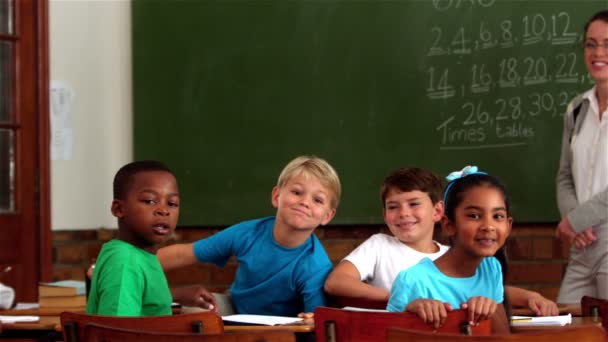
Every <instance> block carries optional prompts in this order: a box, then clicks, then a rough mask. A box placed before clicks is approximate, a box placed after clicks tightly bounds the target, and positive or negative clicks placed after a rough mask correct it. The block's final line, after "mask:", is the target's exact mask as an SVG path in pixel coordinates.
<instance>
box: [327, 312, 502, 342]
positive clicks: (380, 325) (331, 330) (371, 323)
mask: <svg viewBox="0 0 608 342" xmlns="http://www.w3.org/2000/svg"><path fill="white" fill-rule="evenodd" d="M467 314H468V313H467V311H466V310H454V311H452V312H450V313H449V314H448V318H447V320H446V322H445V323H444V325H443V326H441V327H440V328H439V329H438V331H439V332H451V333H463V334H472V335H489V334H491V331H492V327H491V323H490V321H489V320H487V321H483V322H481V323H480V324H479V325H478V326H475V327H472V326H470V325H469V324H468V321H467ZM389 327H401V328H408V329H418V330H423V331H429V332H431V331H433V330H434V329H433V327H431V326H429V325H427V324H426V323H424V321H422V319H420V318H419V317H418V316H416V315H415V314H412V313H409V312H370V311H351V310H342V309H336V308H328V307H318V308H317V309H316V310H315V335H316V337H317V342H324V341H328V342H336V341H337V342H347V341H348V342H350V341H384V339H385V338H386V329H387V328H389Z"/></svg>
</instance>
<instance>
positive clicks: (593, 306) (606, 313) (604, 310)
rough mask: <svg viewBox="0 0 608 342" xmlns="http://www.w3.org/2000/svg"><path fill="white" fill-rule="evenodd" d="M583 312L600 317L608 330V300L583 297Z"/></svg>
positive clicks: (584, 314)
mask: <svg viewBox="0 0 608 342" xmlns="http://www.w3.org/2000/svg"><path fill="white" fill-rule="evenodd" d="M581 314H582V315H583V316H590V317H596V318H600V319H601V320H602V326H603V327H604V329H606V330H608V300H606V299H601V298H593V297H589V296H584V297H583V298H581Z"/></svg>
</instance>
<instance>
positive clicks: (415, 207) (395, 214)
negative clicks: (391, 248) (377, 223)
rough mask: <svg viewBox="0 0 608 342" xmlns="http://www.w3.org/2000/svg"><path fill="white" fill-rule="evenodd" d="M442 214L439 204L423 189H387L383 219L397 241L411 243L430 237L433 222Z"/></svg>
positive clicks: (414, 246)
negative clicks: (434, 202)
mask: <svg viewBox="0 0 608 342" xmlns="http://www.w3.org/2000/svg"><path fill="white" fill-rule="evenodd" d="M442 215H443V205H442V204H441V203H439V202H438V203H436V204H433V202H432V201H431V198H430V197H429V195H428V194H427V193H426V192H422V191H419V190H415V191H400V190H398V189H395V188H393V189H390V190H389V192H388V194H387V196H386V199H385V201H384V222H385V223H386V225H387V226H388V228H389V229H390V231H391V233H393V235H394V236H395V237H396V238H397V239H399V241H401V242H403V243H405V244H407V245H412V246H410V247H412V248H416V245H419V244H424V243H428V242H430V241H432V240H433V228H434V226H435V223H436V222H438V221H439V220H440V219H441V216H442Z"/></svg>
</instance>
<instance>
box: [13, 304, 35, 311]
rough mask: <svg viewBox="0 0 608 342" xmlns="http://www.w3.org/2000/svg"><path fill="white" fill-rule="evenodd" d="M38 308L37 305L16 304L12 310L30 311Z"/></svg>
mask: <svg viewBox="0 0 608 342" xmlns="http://www.w3.org/2000/svg"><path fill="white" fill-rule="evenodd" d="M38 308H40V304H38V303H17V305H15V307H14V308H13V310H31V309H38Z"/></svg>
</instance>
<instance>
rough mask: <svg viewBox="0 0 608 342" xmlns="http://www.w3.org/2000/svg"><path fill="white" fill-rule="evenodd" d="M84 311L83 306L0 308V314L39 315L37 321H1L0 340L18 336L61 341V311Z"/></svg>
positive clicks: (35, 339)
mask: <svg viewBox="0 0 608 342" xmlns="http://www.w3.org/2000/svg"><path fill="white" fill-rule="evenodd" d="M67 310H72V311H78V312H84V310H85V309H84V308H76V309H75V308H37V309H27V310H0V315H3V316H4V315H7V316H39V317H40V319H39V320H38V322H31V323H29V322H25V323H3V324H2V332H1V333H0V341H1V340H2V339H5V338H9V339H13V338H19V339H23V340H24V341H26V340H30V341H45V342H46V341H61V340H62V336H61V322H60V318H59V315H60V314H61V312H63V311H67Z"/></svg>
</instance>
